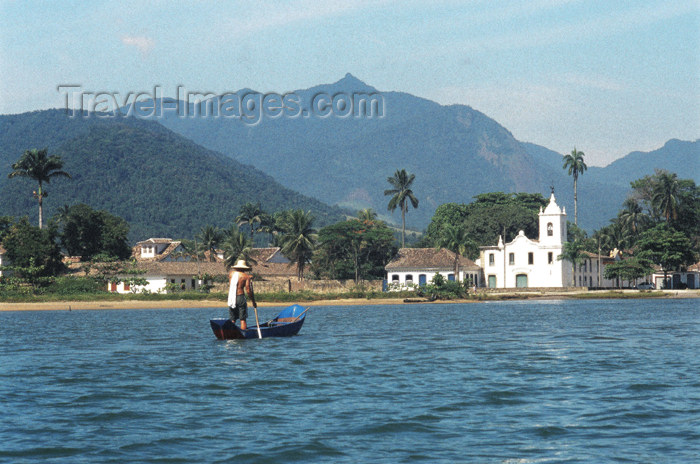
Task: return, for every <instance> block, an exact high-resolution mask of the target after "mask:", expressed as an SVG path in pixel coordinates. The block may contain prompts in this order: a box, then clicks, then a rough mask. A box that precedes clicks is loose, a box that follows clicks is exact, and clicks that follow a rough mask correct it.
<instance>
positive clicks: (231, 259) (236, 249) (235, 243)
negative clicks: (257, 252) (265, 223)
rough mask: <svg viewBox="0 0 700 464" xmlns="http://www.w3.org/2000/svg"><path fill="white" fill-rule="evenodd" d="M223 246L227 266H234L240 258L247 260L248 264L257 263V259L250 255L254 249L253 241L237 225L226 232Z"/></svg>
mask: <svg viewBox="0 0 700 464" xmlns="http://www.w3.org/2000/svg"><path fill="white" fill-rule="evenodd" d="M221 247H222V248H223V250H224V264H225V265H226V267H227V268H230V267H231V266H233V265H234V264H235V263H236V261H238V260H239V259H243V260H245V261H246V262H247V263H248V264H257V261H256V260H255V259H253V258H252V257H251V256H250V255H251V252H252V251H253V241H252V240H248V238H247V237H246V236H245V234H244V233H242V232H241V231H240V230H238V227H236V226H234V227H231V229H229V230H227V231H226V232H224V239H223V241H222V243H221Z"/></svg>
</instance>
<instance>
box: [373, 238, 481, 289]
mask: <svg viewBox="0 0 700 464" xmlns="http://www.w3.org/2000/svg"><path fill="white" fill-rule="evenodd" d="M454 264H455V253H454V252H452V251H449V250H446V249H444V248H440V249H435V248H401V249H399V252H398V253H397V255H396V256H395V257H394V258H393V259H392V260H391V261H389V263H388V264H387V265H386V266H385V267H384V269H385V270H386V274H387V284H388V285H389V288H390V289H392V290H402V289H409V288H412V287H414V286H416V285H425V284H427V283H429V282H430V281H431V280H432V278H433V276H435V274H436V273H438V274H441V275H442V276H443V277H445V279H447V280H455V271H454ZM458 272H459V275H458V280H459V281H460V282H463V281H464V279H465V278H466V279H471V282H473V284H474V285H477V286H478V285H481V284H480V274H481V269H480V268H479V266H477V265H476V264H475V263H474V261H472V260H471V259H469V258H465V257H464V256H460V257H459V271H458Z"/></svg>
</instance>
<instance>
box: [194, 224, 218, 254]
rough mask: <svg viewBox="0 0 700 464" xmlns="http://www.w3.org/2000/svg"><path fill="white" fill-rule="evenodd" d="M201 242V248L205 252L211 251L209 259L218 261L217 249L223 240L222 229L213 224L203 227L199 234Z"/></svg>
mask: <svg viewBox="0 0 700 464" xmlns="http://www.w3.org/2000/svg"><path fill="white" fill-rule="evenodd" d="M197 240H199V243H200V247H201V248H200V249H201V250H202V251H203V252H205V253H206V252H209V261H211V262H214V261H216V249H217V247H218V246H219V243H220V242H221V230H219V228H218V227H214V226H212V225H206V226H204V227H202V230H201V232H200V233H199V235H198V236H197Z"/></svg>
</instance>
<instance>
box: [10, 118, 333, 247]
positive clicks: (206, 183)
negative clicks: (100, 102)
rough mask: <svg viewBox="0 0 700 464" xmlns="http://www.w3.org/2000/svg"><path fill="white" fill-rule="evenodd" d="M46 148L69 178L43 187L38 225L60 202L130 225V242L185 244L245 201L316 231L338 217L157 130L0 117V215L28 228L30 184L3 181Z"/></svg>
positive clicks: (32, 206)
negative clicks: (308, 214) (304, 216)
mask: <svg viewBox="0 0 700 464" xmlns="http://www.w3.org/2000/svg"><path fill="white" fill-rule="evenodd" d="M44 146H46V147H49V153H50V154H52V155H59V156H61V157H62V159H63V161H64V163H65V164H64V170H65V171H67V172H68V173H70V174H71V176H72V179H64V178H58V179H55V180H53V181H52V182H51V184H49V185H47V186H46V187H47V190H48V192H49V195H48V197H47V198H46V199H45V200H44V208H45V209H44V212H45V217H47V218H48V217H51V215H52V214H53V213H54V212H55V211H56V210H57V209H58V208H59V207H61V206H63V205H64V204H68V205H72V204H76V203H86V204H89V205H90V206H92V207H93V208H95V209H103V210H107V211H109V212H110V213H112V214H115V215H117V216H120V217H122V218H124V219H126V220H127V221H128V222H129V223H130V224H131V234H130V238H131V239H132V240H135V239H143V238H146V237H151V236H172V237H192V235H193V234H194V233H196V232H198V231H199V230H200V228H201V227H202V226H203V225H205V224H212V225H216V226H221V227H225V226H228V225H230V224H231V223H232V222H233V220H234V218H235V216H236V215H237V214H238V211H239V208H240V206H241V205H242V204H244V203H246V202H260V203H261V205H262V207H263V209H265V210H267V211H269V212H274V211H277V210H281V209H289V208H301V209H304V210H311V211H312V212H313V213H314V215H315V216H316V217H317V219H318V224H319V225H323V224H329V223H331V222H335V221H336V220H339V219H341V218H342V217H343V214H342V212H341V211H340V210H339V209H338V208H334V207H330V206H328V205H326V204H323V203H322V202H320V201H318V200H315V199H312V198H309V197H306V196H303V195H300V194H298V193H296V192H294V191H292V190H290V189H287V188H285V187H282V186H281V185H280V184H279V183H277V182H276V181H275V180H274V179H273V178H271V177H270V176H268V175H266V174H263V173H262V172H260V171H259V170H257V169H255V168H253V167H252V166H246V165H243V164H240V163H238V162H237V161H235V160H232V159H230V158H229V157H226V156H224V155H222V154H220V153H216V152H214V151H210V150H207V149H204V148H203V147H201V146H199V145H197V144H195V143H194V142H192V141H190V140H188V139H186V138H184V137H182V136H180V135H177V134H175V133H173V132H171V131H170V130H168V129H166V128H164V127H162V126H161V125H159V124H157V123H156V122H151V121H141V120H137V119H134V118H105V119H98V118H95V117H91V118H88V119H83V118H68V117H67V115H66V114H65V113H64V112H63V111H59V110H50V111H41V112H33V113H26V114H24V115H11V116H0V198H2V199H3V201H2V202H0V215H15V216H23V215H28V216H29V217H30V218H31V219H32V221H36V217H37V210H38V207H37V203H36V200H35V199H34V198H33V197H32V194H31V192H32V190H35V189H36V186H35V185H34V184H33V182H32V181H30V180H29V179H22V178H14V179H7V174H8V172H9V171H10V164H11V163H12V162H14V161H16V160H17V159H18V158H19V157H20V155H21V154H22V153H23V152H24V150H27V149H31V148H43V147H44Z"/></svg>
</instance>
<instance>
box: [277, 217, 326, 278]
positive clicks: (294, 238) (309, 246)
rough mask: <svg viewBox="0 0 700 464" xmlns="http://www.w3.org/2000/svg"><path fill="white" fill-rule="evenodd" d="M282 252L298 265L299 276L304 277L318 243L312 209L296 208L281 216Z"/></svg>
mask: <svg viewBox="0 0 700 464" xmlns="http://www.w3.org/2000/svg"><path fill="white" fill-rule="evenodd" d="M279 219H280V224H279V228H280V229H281V231H282V232H281V233H280V245H281V248H282V250H281V251H282V254H283V255H284V256H286V257H287V258H289V259H290V260H291V261H292V262H293V263H296V265H297V277H298V278H299V280H303V279H304V266H306V263H307V262H308V261H309V259H311V255H312V254H313V251H314V246H315V244H316V237H317V235H316V229H314V228H313V227H312V226H313V222H314V217H313V216H312V215H311V211H307V212H304V211H303V210H300V209H296V210H292V211H288V212H287V213H286V214H282V215H280V216H279Z"/></svg>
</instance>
